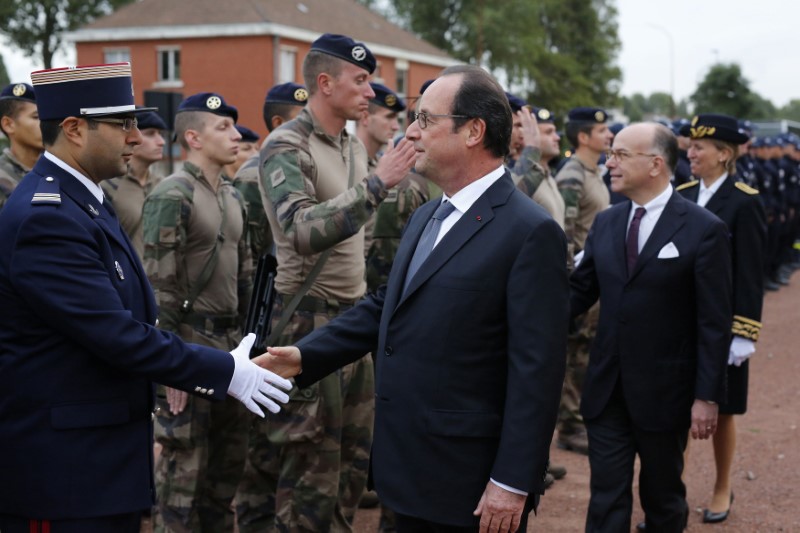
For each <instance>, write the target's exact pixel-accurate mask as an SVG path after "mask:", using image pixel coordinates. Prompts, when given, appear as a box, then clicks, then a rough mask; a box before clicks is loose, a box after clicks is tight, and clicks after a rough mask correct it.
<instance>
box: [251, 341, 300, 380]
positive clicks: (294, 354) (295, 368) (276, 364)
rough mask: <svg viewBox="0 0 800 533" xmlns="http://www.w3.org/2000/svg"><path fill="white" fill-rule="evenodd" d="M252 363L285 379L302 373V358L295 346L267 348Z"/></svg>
mask: <svg viewBox="0 0 800 533" xmlns="http://www.w3.org/2000/svg"><path fill="white" fill-rule="evenodd" d="M253 362H254V363H255V364H257V365H258V366H260V367H261V368H266V369H267V370H270V371H272V372H274V373H276V374H278V375H279V376H281V377H283V378H287V379H288V378H292V377H294V376H296V375H298V374H299V373H300V372H302V371H303V361H302V356H301V355H300V349H299V348H298V347H296V346H271V347H268V348H267V352H266V353H264V354H261V355H259V356H258V357H255V358H254V359H253Z"/></svg>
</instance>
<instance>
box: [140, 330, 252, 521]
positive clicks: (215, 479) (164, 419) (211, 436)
mask: <svg viewBox="0 0 800 533" xmlns="http://www.w3.org/2000/svg"><path fill="white" fill-rule="evenodd" d="M180 334H181V337H182V338H183V339H185V340H186V341H188V342H194V343H197V344H203V345H205V346H213V347H214V348H219V349H221V350H230V349H232V347H236V345H237V344H238V342H239V339H240V337H241V333H240V331H239V330H238V329H234V330H230V331H229V332H228V333H227V334H222V335H214V334H213V333H212V332H205V333H201V332H198V331H194V330H191V329H190V328H188V326H181V331H180ZM157 404H158V407H159V410H158V412H157V414H156V425H155V435H156V442H158V443H159V444H161V446H162V451H161V457H160V458H159V461H158V463H157V464H156V471H155V478H156V495H157V503H156V507H155V509H154V512H153V531H154V532H155V533H160V532H166V531H174V532H181V533H182V532H187V533H189V532H191V533H195V532H214V533H217V532H225V531H230V532H232V531H233V527H234V514H233V508H232V503H233V498H234V496H235V494H236V488H237V486H238V485H239V480H240V478H241V475H242V472H243V471H244V463H245V457H246V453H247V439H248V428H249V422H250V416H249V411H247V409H246V408H245V407H244V406H243V405H242V404H241V403H239V402H238V401H237V400H235V399H233V398H230V397H228V398H226V399H225V400H224V401H222V402H210V401H208V400H205V399H203V398H199V397H195V396H192V395H191V394H190V395H189V400H188V402H187V404H186V409H184V410H183V412H181V413H179V414H177V415H173V414H172V413H170V411H169V405H168V404H167V401H166V399H165V397H164V389H163V387H159V395H158V399H157Z"/></svg>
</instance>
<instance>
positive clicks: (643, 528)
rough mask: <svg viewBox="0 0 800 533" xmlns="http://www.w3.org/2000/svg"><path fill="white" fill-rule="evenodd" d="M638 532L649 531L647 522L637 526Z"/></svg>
mask: <svg viewBox="0 0 800 533" xmlns="http://www.w3.org/2000/svg"><path fill="white" fill-rule="evenodd" d="M636 531H647V524H646V523H645V522H639V523H638V524H636Z"/></svg>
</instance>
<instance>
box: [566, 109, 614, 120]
mask: <svg viewBox="0 0 800 533" xmlns="http://www.w3.org/2000/svg"><path fill="white" fill-rule="evenodd" d="M607 120H608V113H606V112H605V110H603V109H600V108H599V107H576V108H575V109H571V110H570V112H569V113H568V114H567V122H592V123H594V124H603V123H604V122H605V121H607Z"/></svg>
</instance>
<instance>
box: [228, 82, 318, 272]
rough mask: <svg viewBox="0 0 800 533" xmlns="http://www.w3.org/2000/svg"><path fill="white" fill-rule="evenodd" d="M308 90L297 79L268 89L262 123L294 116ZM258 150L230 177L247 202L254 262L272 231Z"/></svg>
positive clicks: (270, 126)
mask: <svg viewBox="0 0 800 533" xmlns="http://www.w3.org/2000/svg"><path fill="white" fill-rule="evenodd" d="M306 100H308V91H306V88H305V87H303V86H302V85H299V84H297V83H291V82H290V83H281V84H280V85H276V86H274V87H273V88H271V89H270V90H269V91H267V97H266V98H265V99H264V124H265V125H266V126H267V130H269V131H270V132H271V131H272V130H274V129H275V128H277V127H278V126H280V125H281V124H283V123H284V122H288V121H290V120H292V119H293V118H294V117H296V116H297V114H298V113H300V111H301V110H302V109H303V107H304V106H305V105H306ZM258 167H259V164H258V150H256V153H255V154H253V155H252V156H251V157H250V158H249V159H247V161H245V162H244V163H243V164H242V166H241V167H239V170H237V171H236V175H235V177H234V179H233V186H234V187H236V189H237V190H238V191H239V192H240V193H241V195H242V198H244V203H245V205H246V206H247V232H248V234H249V235H248V237H249V240H250V249H251V250H252V252H253V263H254V264H255V265H257V264H258V258H259V257H261V256H262V255H263V254H265V253H268V252H269V251H270V250H272V231H271V230H270V229H269V220H267V212H266V211H265V210H264V204H263V203H262V202H261V193H260V192H258Z"/></svg>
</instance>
